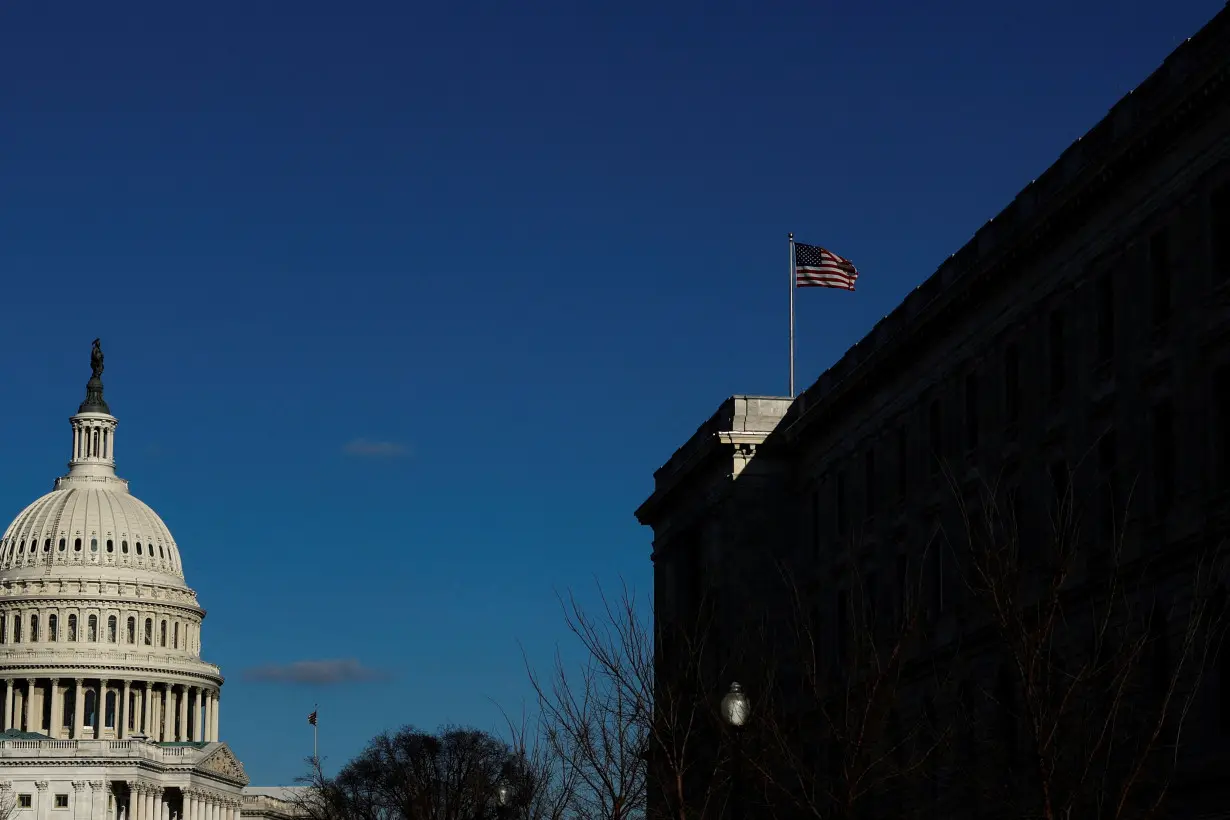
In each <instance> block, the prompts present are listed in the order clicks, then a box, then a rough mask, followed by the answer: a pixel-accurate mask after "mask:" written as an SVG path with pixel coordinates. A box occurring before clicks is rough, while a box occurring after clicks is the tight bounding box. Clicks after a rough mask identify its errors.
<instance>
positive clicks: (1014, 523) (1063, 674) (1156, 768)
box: [950, 475, 1226, 820]
mask: <svg viewBox="0 0 1230 820" xmlns="http://www.w3.org/2000/svg"><path fill="white" fill-rule="evenodd" d="M1055 479H1056V481H1055V483H1056V489H1057V493H1056V500H1055V502H1054V503H1053V505H1052V509H1051V515H1050V521H1049V526H1045V527H1043V526H1038V524H1039V523H1040V522H1037V520H1036V518H1035V519H1033V520H1029V521H1025V520H1019V519H1020V518H1022V517H1023V516H1021V515H1020V514H1019V513H1018V509H1019V508H1020V507H1021V503H1020V502H1019V501H1018V500H1017V499H1014V498H1013V497H1012V496H1011V494H1009V493H1008V492H1007V491H1003V490H1000V489H999V488H998V487H985V486H984V487H983V488H982V489H981V492H980V493H979V494H978V498H977V501H976V502H974V503H970V501H967V500H966V497H965V496H964V495H963V494H962V493H961V492H959V491H958V490H957V487H956V484H955V483H954V485H953V488H954V494H955V495H956V496H957V498H958V500H959V506H960V512H961V519H962V522H963V528H962V529H963V531H962V532H960V533H959V535H958V536H957V537H955V538H953V539H951V540H950V543H951V545H952V546H953V548H954V553H955V556H956V557H957V558H958V560H959V561H960V564H961V574H962V578H963V580H964V583H965V585H966V587H967V589H968V591H969V592H970V593H972V596H971V597H972V598H973V600H974V601H976V602H977V603H979V604H980V605H981V606H980V612H981V615H982V618H983V622H984V623H985V625H986V626H987V627H988V629H989V631H990V632H991V633H992V635H993V636H994V637H993V641H992V645H991V653H992V654H993V656H994V657H995V659H996V660H997V661H998V663H999V667H998V668H999V672H998V674H997V676H996V678H995V680H994V682H993V683H987V682H985V681H984V682H983V684H982V685H980V687H979V688H980V690H981V694H982V695H983V701H984V703H985V704H986V705H987V706H988V708H989V710H990V711H993V712H995V713H996V714H997V716H998V717H996V718H995V719H993V720H992V719H988V718H986V716H985V714H984V715H982V717H978V718H977V720H978V721H980V726H981V728H982V729H983V730H985V736H986V737H987V738H994V739H995V741H996V743H995V746H994V747H990V748H998V749H1002V754H1003V757H1004V759H1002V760H1000V761H997V764H996V765H997V767H998V768H999V769H1000V770H1001V771H1003V772H1005V775H1004V776H1003V777H1001V778H1000V779H999V780H992V779H989V778H988V779H985V780H983V782H982V786H983V795H982V796H981V797H984V798H986V799H989V800H991V801H994V802H995V803H996V804H997V805H996V806H995V808H996V809H997V810H998V811H997V813H998V814H999V815H1000V816H1006V817H1031V818H1033V817H1038V818H1045V820H1058V819H1059V818H1062V819H1063V820H1067V818H1073V817H1081V818H1091V820H1094V819H1100V818H1114V819H1115V820H1128V818H1149V817H1156V816H1158V815H1159V811H1160V809H1161V807H1162V805H1163V803H1164V801H1165V799H1166V796H1167V789H1168V787H1169V784H1170V782H1171V778H1172V775H1173V772H1174V770H1175V765H1176V762H1177V759H1178V755H1179V747H1180V741H1181V739H1182V732H1183V729H1184V726H1185V723H1186V721H1187V718H1188V716H1189V713H1190V710H1191V707H1192V705H1193V702H1194V699H1195V697H1196V693H1197V690H1198V688H1199V686H1200V683H1201V680H1202V678H1203V676H1204V673H1205V670H1206V668H1207V667H1208V665H1209V663H1210V662H1211V660H1212V658H1213V657H1214V656H1215V655H1216V653H1217V651H1218V649H1219V646H1220V643H1221V639H1222V636H1223V634H1224V632H1225V628H1226V619H1225V608H1224V604H1222V603H1221V602H1220V599H1219V598H1218V597H1217V596H1215V595H1214V594H1213V592H1214V588H1215V586H1216V585H1217V584H1218V579H1219V578H1220V577H1221V573H1222V560H1221V551H1220V549H1216V550H1213V551H1210V552H1205V553H1199V552H1195V553H1193V552H1186V551H1185V552H1183V553H1182V554H1170V555H1161V554H1159V553H1158V552H1157V550H1156V549H1154V548H1149V547H1147V546H1145V545H1144V543H1143V539H1140V538H1129V534H1132V535H1133V536H1135V535H1138V533H1137V532H1135V530H1134V525H1133V522H1132V519H1131V517H1130V516H1128V515H1127V514H1126V512H1124V513H1123V514H1122V515H1121V516H1120V517H1116V516H1115V514H1114V512H1113V506H1108V505H1107V504H1106V503H1103V504H1102V507H1103V509H1102V510H1101V513H1102V516H1101V520H1102V522H1103V523H1102V526H1101V531H1100V532H1099V533H1098V534H1095V535H1090V534H1087V533H1084V532H1082V528H1081V516H1080V510H1079V508H1078V505H1077V503H1076V501H1075V498H1074V495H1073V490H1072V489H1071V487H1072V484H1073V482H1072V481H1071V480H1070V476H1068V475H1062V476H1055ZM1129 499H1130V493H1129ZM1130 506H1131V505H1130V504H1128V505H1126V507H1127V508H1130ZM967 712H969V713H970V714H969V716H970V717H974V715H975V714H977V710H973V709H970V710H967ZM971 729H972V730H974V731H977V729H978V727H977V726H973V727H971ZM1018 732H1019V735H1018Z"/></svg>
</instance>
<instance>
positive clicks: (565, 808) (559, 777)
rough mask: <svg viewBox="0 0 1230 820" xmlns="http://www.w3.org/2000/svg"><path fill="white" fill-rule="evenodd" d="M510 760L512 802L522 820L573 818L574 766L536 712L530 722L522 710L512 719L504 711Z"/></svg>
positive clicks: (545, 722)
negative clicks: (513, 788) (514, 800)
mask: <svg viewBox="0 0 1230 820" xmlns="http://www.w3.org/2000/svg"><path fill="white" fill-rule="evenodd" d="M504 720H505V723H506V726H507V731H508V736H509V738H510V742H511V744H512V749H513V755H514V760H515V761H516V764H515V766H514V767H512V768H513V772H514V774H513V779H514V781H515V782H514V785H515V786H516V788H515V790H514V791H515V793H516V801H517V803H518V804H519V806H520V808H521V813H522V817H523V820H565V818H568V820H573V818H575V817H576V813H575V810H574V805H575V803H576V792H577V776H578V772H577V770H576V768H575V767H574V766H572V765H570V762H569V760H568V759H567V758H566V757H565V756H563V755H562V754H561V744H559V743H558V742H556V739H555V738H554V737H553V734H552V733H553V729H552V728H551V725H550V724H549V723H548V722H547V720H546V718H545V716H543V715H542V714H539V715H538V717H537V719H536V720H534V721H533V722H531V721H530V720H529V719H528V718H527V717H526V715H525V714H524V713H523V714H522V716H521V719H520V720H519V721H516V722H514V721H513V720H512V718H511V717H510V716H509V715H508V713H507V712H505V713H504Z"/></svg>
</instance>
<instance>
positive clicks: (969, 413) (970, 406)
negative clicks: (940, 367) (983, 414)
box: [965, 373, 978, 450]
mask: <svg viewBox="0 0 1230 820" xmlns="http://www.w3.org/2000/svg"><path fill="white" fill-rule="evenodd" d="M965 447H966V449H968V450H976V449H978V376H977V375H976V374H974V373H970V374H969V375H967V376H966V377H965Z"/></svg>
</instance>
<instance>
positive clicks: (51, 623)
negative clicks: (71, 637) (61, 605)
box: [47, 615, 60, 641]
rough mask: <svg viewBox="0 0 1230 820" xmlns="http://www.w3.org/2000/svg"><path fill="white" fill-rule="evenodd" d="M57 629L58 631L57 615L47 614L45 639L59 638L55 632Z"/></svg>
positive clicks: (58, 620)
mask: <svg viewBox="0 0 1230 820" xmlns="http://www.w3.org/2000/svg"><path fill="white" fill-rule="evenodd" d="M59 631H60V619H59V617H57V616H56V615H48V616H47V640H49V641H56V640H59V635H57V634H56V633H58V632H59Z"/></svg>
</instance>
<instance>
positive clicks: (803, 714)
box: [754, 545, 946, 818]
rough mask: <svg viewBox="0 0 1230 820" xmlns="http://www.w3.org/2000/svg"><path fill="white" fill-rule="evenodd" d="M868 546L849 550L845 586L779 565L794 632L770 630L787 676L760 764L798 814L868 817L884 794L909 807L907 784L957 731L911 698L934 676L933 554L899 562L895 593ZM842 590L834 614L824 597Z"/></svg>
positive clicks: (768, 723) (766, 713) (768, 714)
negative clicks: (925, 586) (928, 635)
mask: <svg viewBox="0 0 1230 820" xmlns="http://www.w3.org/2000/svg"><path fill="white" fill-rule="evenodd" d="M860 552H861V551H860V550H858V549H856V548H855V547H854V546H853V545H851V546H850V547H849V548H848V549H847V550H845V560H844V561H843V562H841V563H843V564H844V566H845V567H846V577H847V578H848V584H847V585H846V588H845V589H840V590H831V589H825V590H821V589H818V588H808V587H805V585H803V584H801V583H800V582H799V581H798V579H797V577H796V575H795V574H794V573H792V572H791V571H790V570H788V569H787V568H784V567H783V568H781V571H780V578H781V582H782V588H781V589H782V594H781V596H780V600H781V601H784V602H785V604H786V607H787V615H786V617H785V619H784V630H783V631H784V640H782V639H780V638H779V639H777V640H774V639H773V638H768V639H766V641H765V643H766V644H774V645H775V646H776V651H777V652H778V653H779V657H778V661H777V662H776V663H774V664H771V666H772V667H773V668H775V669H776V670H777V673H778V678H777V680H775V682H774V684H775V685H774V686H772V688H771V691H772V692H773V693H774V697H773V700H772V702H771V703H769V704H766V708H765V709H764V710H763V711H762V712H760V713H759V714H758V715H757V718H756V724H755V725H757V726H758V727H762V728H761V729H760V731H761V734H762V735H763V736H764V741H765V742H764V745H763V754H761V755H760V756H758V757H757V758H755V759H754V764H755V765H756V766H757V767H758V768H759V769H760V770H761V774H762V775H763V777H764V778H765V780H766V781H767V782H768V783H769V785H770V787H771V788H774V789H775V790H776V791H777V792H778V793H779V797H781V798H784V799H783V800H780V801H779V805H781V806H782V809H781V813H782V814H786V815H788V816H804V817H812V818H850V817H856V816H862V815H863V814H865V813H866V812H867V811H868V810H869V808H870V807H869V806H868V803H869V801H870V800H871V799H873V798H874V799H875V800H876V801H878V802H880V803H882V804H883V805H884V807H885V808H886V809H887V808H888V807H889V806H890V805H892V804H896V805H895V806H893V808H894V809H895V811H894V816H900V811H901V808H902V806H903V805H904V803H905V799H904V796H903V794H902V792H903V791H904V789H905V787H906V786H907V785H908V783H910V782H913V781H914V780H917V779H918V778H920V777H921V776H922V773H923V771H924V769H925V767H926V765H927V764H928V763H929V761H930V760H931V759H932V757H933V756H934V755H935V754H936V752H937V750H938V749H940V747H941V746H942V744H943V743H944V742H945V740H946V732H944V731H938V730H937V729H938V727H937V726H935V725H934V721H929V720H928V719H927V716H926V715H925V713H924V711H923V710H922V709H920V708H911V707H912V706H917V704H915V703H912V702H911V701H910V700H909V698H908V697H907V694H908V693H909V692H913V691H916V690H922V689H924V688H926V687H927V686H934V685H935V684H934V680H933V678H934V670H932V669H931V668H930V667H928V666H927V665H926V664H925V662H923V661H922V660H921V658H922V656H921V655H920V653H919V651H918V650H919V642H920V638H921V637H922V634H923V627H924V612H923V608H922V603H921V602H922V598H921V594H920V583H921V578H922V573H921V567H922V566H923V563H924V561H925V559H926V553H925V552H924V553H922V554H920V555H917V556H915V559H914V561H913V562H912V564H911V563H909V562H905V563H903V564H902V566H900V567H899V568H898V572H899V574H900V576H901V577H897V578H895V579H893V581H894V583H892V584H890V585H888V586H889V587H891V589H892V590H893V593H891V594H890V593H887V592H885V590H884V589H874V588H872V587H873V586H876V584H875V582H874V581H873V582H871V585H869V583H868V579H867V576H866V574H865V573H864V572H863V571H862V569H861V568H862V566H863V565H864V563H865V559H866V558H867V557H869V556H864V555H862V554H860ZM824 593H827V594H824ZM833 596H836V597H837V599H838V605H837V608H838V611H839V613H840V614H839V615H838V616H837V617H836V618H832V619H829V618H826V617H824V615H823V614H821V610H820V609H819V608H818V602H819V601H821V600H829V599H831V597H833ZM895 798H899V799H895Z"/></svg>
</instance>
